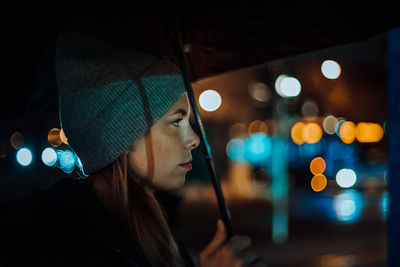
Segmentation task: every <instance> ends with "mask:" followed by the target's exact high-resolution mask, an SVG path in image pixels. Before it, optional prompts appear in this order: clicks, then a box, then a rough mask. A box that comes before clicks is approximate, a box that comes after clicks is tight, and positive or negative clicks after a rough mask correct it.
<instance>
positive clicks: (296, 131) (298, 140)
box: [290, 122, 305, 145]
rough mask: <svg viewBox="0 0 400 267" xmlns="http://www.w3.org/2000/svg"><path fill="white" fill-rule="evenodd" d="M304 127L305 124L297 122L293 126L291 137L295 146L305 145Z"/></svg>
mask: <svg viewBox="0 0 400 267" xmlns="http://www.w3.org/2000/svg"><path fill="white" fill-rule="evenodd" d="M304 127H305V124H304V123H303V122H296V123H295V124H294V125H293V127H292V130H291V131H290V135H291V137H292V140H293V142H294V143H295V144H298V145H301V144H303V143H304V140H303V129H304Z"/></svg>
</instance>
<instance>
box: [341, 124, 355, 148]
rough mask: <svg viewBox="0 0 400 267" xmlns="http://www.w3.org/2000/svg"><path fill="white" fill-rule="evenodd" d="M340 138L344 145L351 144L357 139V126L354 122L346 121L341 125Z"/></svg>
mask: <svg viewBox="0 0 400 267" xmlns="http://www.w3.org/2000/svg"><path fill="white" fill-rule="evenodd" d="M339 137H340V139H341V140H342V142H343V143H346V144H351V143H353V142H354V140H355V139H356V125H355V124H354V122H352V121H345V122H343V123H342V124H341V125H340V128H339Z"/></svg>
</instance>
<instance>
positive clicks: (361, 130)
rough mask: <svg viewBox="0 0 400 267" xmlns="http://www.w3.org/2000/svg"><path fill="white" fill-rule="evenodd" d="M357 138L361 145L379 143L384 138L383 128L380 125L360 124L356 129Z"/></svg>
mask: <svg viewBox="0 0 400 267" xmlns="http://www.w3.org/2000/svg"><path fill="white" fill-rule="evenodd" d="M356 138H357V141H358V142H360V143H373V142H379V141H380V140H382V138H383V128H382V126H381V125H380V124H378V123H371V122H368V123H367V122H359V123H358V124H357V128H356Z"/></svg>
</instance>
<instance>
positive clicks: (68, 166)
mask: <svg viewBox="0 0 400 267" xmlns="http://www.w3.org/2000/svg"><path fill="white" fill-rule="evenodd" d="M60 169H61V170H63V171H64V172H66V173H71V172H72V171H73V170H74V169H75V154H74V153H73V152H72V151H71V150H65V151H64V152H63V153H62V154H61V157H60Z"/></svg>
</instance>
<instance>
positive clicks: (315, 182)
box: [311, 174, 328, 192]
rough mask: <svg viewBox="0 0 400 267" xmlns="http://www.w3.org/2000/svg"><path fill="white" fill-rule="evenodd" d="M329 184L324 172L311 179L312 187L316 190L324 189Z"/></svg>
mask: <svg viewBox="0 0 400 267" xmlns="http://www.w3.org/2000/svg"><path fill="white" fill-rule="evenodd" d="M327 184H328V180H327V179H326V177H325V175H323V174H317V175H315V176H314V177H313V178H312V179H311V188H312V190H314V191H315V192H320V191H322V190H324V189H325V187H326V185H327Z"/></svg>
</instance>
